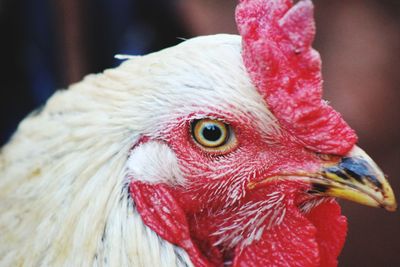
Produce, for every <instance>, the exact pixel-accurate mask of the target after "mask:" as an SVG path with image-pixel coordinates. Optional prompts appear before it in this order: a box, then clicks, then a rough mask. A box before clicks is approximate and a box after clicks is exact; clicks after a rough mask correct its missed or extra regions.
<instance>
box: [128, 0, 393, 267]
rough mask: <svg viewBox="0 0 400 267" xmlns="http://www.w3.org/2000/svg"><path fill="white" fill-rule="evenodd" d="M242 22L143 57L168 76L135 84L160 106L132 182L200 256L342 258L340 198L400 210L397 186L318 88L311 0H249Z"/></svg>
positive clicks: (245, 260)
mask: <svg viewBox="0 0 400 267" xmlns="http://www.w3.org/2000/svg"><path fill="white" fill-rule="evenodd" d="M236 21H237V24H238V29H239V32H240V34H241V37H239V36H230V35H215V36H208V37H199V38H194V39H191V40H187V41H185V42H183V43H182V44H180V45H178V46H177V47H173V48H169V49H167V50H164V51H161V52H158V53H156V54H153V55H149V56H147V57H146V63H143V64H141V63H140V61H141V60H142V59H140V58H138V59H135V60H133V61H134V64H135V66H140V70H136V71H137V72H140V73H141V74H142V75H140V77H139V78H137V79H138V80H140V79H142V80H143V81H146V79H147V78H149V77H151V79H152V81H155V83H154V82H153V83H152V84H151V85H150V84H149V85H148V87H154V86H156V87H158V89H157V90H154V88H152V89H149V90H147V91H144V90H143V91H140V92H136V94H137V95H140V94H143V96H138V97H143V98H145V99H147V102H152V103H153V107H152V110H146V108H143V110H142V112H143V114H152V115H151V116H148V117H147V119H146V123H147V124H146V125H147V126H146V127H147V128H146V127H145V128H144V130H143V131H142V133H143V135H142V136H141V138H140V139H139V141H137V142H136V143H135V144H133V146H132V149H131V151H130V155H129V159H128V162H127V167H126V169H127V171H126V173H127V174H126V177H127V181H128V183H129V188H130V195H131V197H132V199H133V201H134V203H135V206H136V209H137V211H138V212H139V214H140V215H141V218H142V220H143V222H144V223H145V224H146V225H147V226H148V227H149V228H150V229H152V230H153V231H154V232H155V233H157V234H158V235H159V236H160V237H161V238H163V239H164V240H166V241H168V242H170V243H172V244H175V245H176V246H178V247H181V248H182V249H184V250H185V251H186V253H187V254H188V255H189V257H190V259H191V261H192V262H193V264H194V265H195V266H222V265H224V264H225V265H226V266H335V265H336V264H337V260H336V259H337V256H338V255H339V253H340V251H341V249H342V246H343V243H344V240H345V235H346V228H347V225H346V218H345V217H344V216H342V215H341V212H340V207H339V206H338V204H337V203H336V201H335V200H334V197H339V198H344V199H348V200H352V201H355V202H358V203H361V204H366V205H369V206H376V207H378V206H380V207H383V208H385V209H387V210H394V209H395V208H396V202H395V198H394V195H393V192H392V189H391V188H390V186H389V184H388V182H387V181H386V179H385V176H384V174H383V173H382V172H381V171H380V170H379V168H378V167H377V166H376V164H375V163H374V162H373V161H372V160H371V159H370V158H369V157H368V156H367V154H366V153H365V152H364V151H362V150H361V149H360V148H358V147H357V146H356V145H355V143H356V141H357V137H356V134H355V133H354V131H353V130H352V129H351V128H350V127H349V126H348V125H347V124H346V122H344V120H343V119H342V117H341V115H340V114H339V113H338V112H336V111H335V110H333V109H332V107H330V106H329V105H328V104H327V102H325V101H324V100H322V99H321V95H322V79H321V63H320V58H319V55H318V53H317V52H316V51H315V50H313V49H312V48H311V43H312V40H313V38H314V33H315V26H314V20H313V5H312V3H311V1H308V0H304V1H300V2H298V3H297V4H296V5H294V6H293V4H292V1H289V0H271V1H266V0H242V1H241V3H240V4H239V5H238V7H237V10H236ZM165 51H168V53H167V52H165ZM188 55H190V58H189V57H188ZM143 62H144V61H143ZM129 64H133V63H130V61H127V62H125V63H124V64H123V66H122V67H121V68H122V69H124V65H126V66H129ZM176 66H180V68H177V67H176ZM135 68H138V67H135ZM127 69H129V68H127ZM165 77H168V79H165ZM136 82H137V81H136ZM143 84H145V82H143V83H142V85H143ZM144 87H146V86H144ZM142 102H143V101H142ZM144 102H146V101H144Z"/></svg>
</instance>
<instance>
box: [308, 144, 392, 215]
mask: <svg viewBox="0 0 400 267" xmlns="http://www.w3.org/2000/svg"><path fill="white" fill-rule="evenodd" d="M310 180H311V184H312V190H311V191H310V193H312V194H317V195H323V196H331V197H338V198H343V199H347V200H351V201H354V202H356V203H360V204H364V205H367V206H372V207H382V208H384V209H386V210H388V211H395V210H396V208H397V203H396V199H395V196H394V194H393V190H392V188H391V187H390V185H389V183H388V181H387V180H386V178H385V175H384V174H383V173H382V171H381V170H380V169H379V167H378V166H377V165H376V163H375V162H374V161H373V160H372V159H371V158H370V157H369V156H368V155H367V154H366V153H365V152H364V151H363V150H362V149H361V148H359V147H357V146H355V147H354V148H353V149H352V150H351V151H350V152H349V154H348V155H346V156H345V157H343V158H341V159H340V161H339V162H336V163H329V164H326V166H324V167H323V168H322V170H321V171H320V173H318V174H317V175H312V176H311V177H310Z"/></svg>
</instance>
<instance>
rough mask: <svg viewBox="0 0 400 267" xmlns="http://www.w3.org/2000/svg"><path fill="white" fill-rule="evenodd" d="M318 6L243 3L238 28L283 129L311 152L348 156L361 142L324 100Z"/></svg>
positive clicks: (283, 0) (247, 60) (248, 62)
mask: <svg viewBox="0 0 400 267" xmlns="http://www.w3.org/2000/svg"><path fill="white" fill-rule="evenodd" d="M313 10H314V7H313V4H312V2H311V1H310V0H304V1H299V2H298V3H297V4H296V5H294V6H293V3H292V1H290V0H241V1H240V4H239V5H238V7H237V9H236V23H237V25H238V29H239V32H240V34H241V36H242V38H243V41H242V42H243V43H242V46H243V47H242V54H243V61H244V64H245V66H246V69H247V71H248V73H249V75H250V77H251V79H252V81H253V83H254V85H255V86H256V87H257V89H258V91H259V92H260V94H261V95H262V96H263V97H264V99H265V101H266V102H267V104H268V106H269V108H270V109H271V111H272V112H273V113H274V115H275V116H276V117H277V119H278V120H279V122H280V123H281V125H283V127H284V128H285V129H287V130H288V131H289V132H290V133H292V134H293V135H294V136H296V137H297V138H298V139H299V140H300V141H301V142H302V143H304V145H305V146H306V147H308V148H309V149H312V150H314V151H318V152H321V153H330V154H338V155H343V154H346V153H347V152H348V151H349V150H350V149H351V148H352V147H353V145H354V144H355V142H356V141H357V136H356V134H355V132H354V131H353V130H352V129H351V128H350V127H349V126H348V125H347V123H346V122H345V121H344V120H343V119H342V117H341V115H340V114H339V113H338V112H337V111H335V110H334V109H333V108H332V107H330V106H329V105H328V104H327V103H326V102H325V101H324V100H322V98H321V97H322V77H321V59H320V57H319V54H318V52H317V51H315V50H314V49H313V48H312V47H311V44H312V41H313V39H314V35H315V24H314V18H313Z"/></svg>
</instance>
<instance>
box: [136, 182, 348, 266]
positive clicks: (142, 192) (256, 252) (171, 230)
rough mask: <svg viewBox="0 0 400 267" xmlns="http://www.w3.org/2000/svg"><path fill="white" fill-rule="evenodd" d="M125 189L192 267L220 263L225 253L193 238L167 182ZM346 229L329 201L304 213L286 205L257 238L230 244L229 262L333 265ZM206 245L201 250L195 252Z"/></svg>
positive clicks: (145, 217) (149, 223) (146, 220)
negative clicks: (277, 221)
mask: <svg viewBox="0 0 400 267" xmlns="http://www.w3.org/2000/svg"><path fill="white" fill-rule="evenodd" d="M130 190H131V196H132V198H133V200H134V202H135V204H136V208H137V210H138V212H139V213H140V215H141V217H142V219H143V221H144V223H145V224H146V225H147V226H148V227H150V228H151V229H152V230H153V231H155V232H156V233H157V234H158V235H159V236H160V237H162V238H163V239H165V240H167V241H169V242H171V243H173V244H176V245H177V246H180V247H182V248H183V249H185V250H186V252H187V253H188V255H189V257H190V259H191V261H192V262H193V264H194V265H195V266H204V267H206V266H222V265H224V262H223V261H224V259H223V258H224V256H225V255H224V256H223V255H222V252H221V251H219V249H218V248H216V247H212V244H211V243H212V242H211V243H210V242H207V240H199V237H198V236H196V234H195V233H196V232H197V231H194V230H193V224H192V223H191V220H190V218H188V217H187V215H186V214H185V212H184V211H183V210H182V208H181V207H180V205H179V201H177V200H176V199H175V198H174V197H173V195H172V194H171V191H170V190H169V188H168V187H166V186H163V185H148V184H145V183H141V182H133V183H131V186H130ZM292 203H293V202H292ZM346 231H347V222H346V218H345V217H344V216H342V215H341V213H340V206H339V205H338V204H337V203H336V202H334V201H329V202H324V203H321V204H320V205H318V206H317V207H315V208H313V209H312V210H311V211H310V212H309V213H306V214H303V213H302V212H301V211H300V210H299V208H298V207H297V206H296V205H294V204H290V205H286V212H285V216H284V218H283V220H282V221H281V223H280V224H279V225H275V226H274V227H272V228H270V229H268V230H265V231H264V232H263V234H262V237H261V239H260V240H258V241H257V240H254V241H253V242H252V243H251V244H250V245H247V246H245V247H244V248H242V246H240V244H239V245H238V246H236V249H235V250H234V253H233V254H234V255H233V257H232V258H233V259H232V266H253V267H257V266H299V267H300V266H302V267H313V266H315V267H316V266H324V267H332V266H336V265H337V257H338V255H339V253H340V251H341V249H342V247H343V244H344V241H345V236H346ZM204 242H205V243H204ZM204 244H205V245H204ZM207 246H208V248H209V250H208V251H209V252H208V253H207V255H205V254H206V253H204V252H203V253H202V252H201V251H204V250H205V247H207Z"/></svg>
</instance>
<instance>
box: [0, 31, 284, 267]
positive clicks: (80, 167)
mask: <svg viewBox="0 0 400 267" xmlns="http://www.w3.org/2000/svg"><path fill="white" fill-rule="evenodd" d="M240 51H241V38H240V37H239V36H233V35H215V36H209V37H199V38H195V39H191V40H188V41H185V42H184V43H182V44H180V45H178V46H176V47H173V48H169V49H166V50H163V51H160V52H157V53H154V54H150V55H147V56H144V57H134V58H132V59H129V60H127V61H125V62H124V63H123V64H121V66H120V67H118V68H116V69H110V70H106V71H105V72H104V73H102V74H96V75H89V76H87V77H86V78H85V79H84V80H83V81H82V82H79V83H77V84H74V85H72V86H71V87H70V88H69V89H68V90H63V91H59V92H57V93H56V94H55V95H54V96H53V97H51V98H50V99H49V101H48V102H47V104H46V105H45V107H44V108H43V109H42V110H40V111H36V112H34V113H32V114H31V115H30V116H29V117H28V118H27V119H25V120H24V121H23V122H22V123H21V124H20V126H19V128H18V130H17V132H16V134H15V135H14V136H13V138H12V140H11V142H9V143H8V144H7V145H6V146H5V147H4V148H3V150H2V152H1V155H0V175H1V177H0V232H1V235H0V266H191V263H190V260H189V258H188V256H187V255H186V253H185V252H184V251H183V250H181V249H180V248H177V247H175V246H173V245H171V244H169V243H168V242H167V241H164V240H162V239H160V238H159V237H158V236H157V235H156V234H155V233H154V232H152V231H151V230H150V229H149V228H147V227H146V226H145V225H144V224H143V222H142V220H141V218H140V216H139V214H138V213H137V212H135V208H134V204H133V202H132V200H131V198H130V196H129V193H128V184H129V181H127V180H126V177H127V173H129V172H134V173H140V172H142V173H143V172H145V173H151V174H152V175H151V176H146V175H144V176H143V180H146V179H147V180H148V179H150V178H149V177H151V179H156V178H155V177H156V176H157V170H162V169H165V168H164V167H165V166H164V165H165V164H167V166H169V167H168V168H169V170H171V173H172V174H173V175H172V176H171V175H165V176H164V177H160V179H164V180H163V182H165V181H166V180H168V179H169V178H170V177H173V178H171V180H170V181H168V182H170V183H184V181H183V180H182V179H183V178H182V175H181V172H182V173H185V171H187V170H185V166H178V162H177V161H176V159H175V158H174V156H173V153H171V152H170V151H168V149H169V148H167V147H162V144H158V145H157V144H151V143H150V145H149V147H143V149H142V150H143V151H141V152H142V154H141V155H139V156H140V157H139V158H138V159H137V162H136V160H134V159H135V157H137V156H138V155H132V157H131V159H128V158H129V153H130V149H131V148H132V146H133V145H135V144H136V143H137V142H138V141H139V140H140V138H141V137H142V136H149V137H161V138H162V135H163V134H164V133H167V132H169V131H170V130H171V129H168V127H170V124H169V123H168V122H170V121H177V120H178V121H179V118H181V117H183V116H186V117H187V116H189V117H190V116H192V118H197V117H200V116H201V115H202V114H204V113H206V112H208V111H210V110H214V111H218V112H221V113H224V111H226V110H228V109H229V114H230V116H236V117H237V118H239V119H240V118H242V117H245V118H246V119H247V120H248V119H251V120H252V121H253V122H254V123H257V124H258V125H259V129H261V131H263V133H264V138H266V139H268V136H269V135H270V134H271V133H276V132H279V128H278V126H277V123H276V119H275V118H274V117H273V116H272V115H271V113H270V112H269V111H268V109H267V107H266V104H265V103H264V101H263V99H262V97H260V95H259V94H258V93H257V91H256V90H255V88H254V87H253V86H252V85H251V82H250V80H249V78H248V76H247V75H246V71H245V69H244V66H243V63H242V59H241V54H240ZM232 107H236V108H235V109H232ZM244 114H245V116H244ZM136 152H137V151H136ZM137 153H139V152H137ZM156 155H158V156H159V158H158V159H157V158H156ZM145 157H147V158H149V159H151V158H152V159H153V161H152V164H153V165H152V166H151V169H150V168H147V167H146V166H143V165H144V164H145V163H146V161H145V160H141V161H140V159H144V158H145ZM163 157H167V159H166V160H160V159H161V158H163ZM135 164H140V165H137V166H135ZM191 171H193V172H195V170H191ZM145 176H146V177H145ZM128 177H129V176H128ZM138 177H139V179H141V178H140V175H138ZM174 179H175V180H174ZM148 181H149V182H152V181H150V180H148ZM153 182H154V181H153Z"/></svg>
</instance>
